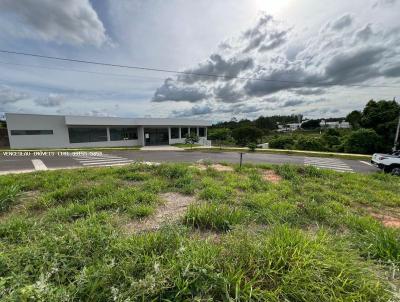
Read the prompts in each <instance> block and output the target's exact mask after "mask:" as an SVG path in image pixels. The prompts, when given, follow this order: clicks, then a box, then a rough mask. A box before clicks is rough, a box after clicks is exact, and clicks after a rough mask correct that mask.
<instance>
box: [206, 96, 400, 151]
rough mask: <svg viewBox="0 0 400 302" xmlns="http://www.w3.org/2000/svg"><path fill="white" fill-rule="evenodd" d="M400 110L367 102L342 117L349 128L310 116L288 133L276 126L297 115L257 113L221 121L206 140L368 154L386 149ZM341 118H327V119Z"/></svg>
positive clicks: (386, 103)
mask: <svg viewBox="0 0 400 302" xmlns="http://www.w3.org/2000/svg"><path fill="white" fill-rule="evenodd" d="M399 113H400V105H399V104H397V103H396V102H395V101H385V100H382V101H378V102H376V101H374V100H371V101H369V102H368V103H367V105H366V106H365V108H364V110H363V111H362V112H361V111H353V112H351V113H349V114H348V115H347V117H346V120H347V121H348V122H349V123H350V124H351V126H352V129H329V128H325V127H321V126H320V122H321V120H322V119H311V120H307V121H305V122H303V123H302V124H301V129H299V130H295V131H293V132H291V133H281V132H276V131H275V130H277V129H278V125H285V124H288V123H299V120H300V119H301V116H295V115H290V116H270V117H264V116H260V117H259V118H257V119H255V120H254V121H250V120H247V119H244V120H240V121H237V120H235V119H233V120H231V121H230V122H223V123H218V124H216V125H213V127H212V128H210V129H209V135H208V137H209V139H211V140H214V141H215V143H216V144H217V145H219V146H220V148H221V149H222V146H225V147H227V146H230V147H232V146H235V145H236V146H246V145H248V143H250V142H252V143H255V142H263V143H264V142H268V143H269V146H270V147H271V148H276V149H286V150H293V149H295V150H308V151H327V152H347V153H358V154H372V153H374V152H390V151H391V149H392V147H393V145H392V144H393V141H394V136H395V131H396V125H397V122H398V118H399ZM343 120H344V118H328V119H325V121H327V122H338V121H343Z"/></svg>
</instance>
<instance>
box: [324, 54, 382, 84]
mask: <svg viewBox="0 0 400 302" xmlns="http://www.w3.org/2000/svg"><path fill="white" fill-rule="evenodd" d="M384 52H385V49H384V48H382V47H379V46H378V47H367V48H362V49H357V50H355V51H351V52H347V53H340V54H337V55H336V56H334V57H333V58H332V59H331V60H330V62H329V63H328V65H327V66H326V68H325V75H326V77H327V79H328V80H331V81H332V82H335V83H342V84H343V85H346V84H347V83H357V82H362V81H365V80H368V79H370V78H373V77H376V76H378V75H379V72H378V71H377V68H376V67H375V66H374V65H375V64H376V63H378V62H379V61H380V60H381V59H382V58H383V54H384Z"/></svg>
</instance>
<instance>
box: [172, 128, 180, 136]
mask: <svg viewBox="0 0 400 302" xmlns="http://www.w3.org/2000/svg"><path fill="white" fill-rule="evenodd" d="M171 138H179V128H171Z"/></svg>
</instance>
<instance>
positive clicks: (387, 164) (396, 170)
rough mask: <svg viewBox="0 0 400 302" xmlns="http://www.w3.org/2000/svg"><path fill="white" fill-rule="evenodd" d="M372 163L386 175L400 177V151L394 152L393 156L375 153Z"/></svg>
mask: <svg viewBox="0 0 400 302" xmlns="http://www.w3.org/2000/svg"><path fill="white" fill-rule="evenodd" d="M371 163H372V164H373V165H374V166H375V167H377V168H379V169H381V170H383V171H385V172H386V173H392V174H393V175H398V176H400V151H394V152H393V153H392V154H382V153H375V154H373V155H372V159H371Z"/></svg>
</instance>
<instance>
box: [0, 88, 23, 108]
mask: <svg viewBox="0 0 400 302" xmlns="http://www.w3.org/2000/svg"><path fill="white" fill-rule="evenodd" d="M28 97H29V95H28V94H27V93H24V92H19V91H17V90H15V89H13V88H11V87H9V86H6V85H0V105H4V104H8V103H15V102H18V101H20V100H23V99H26V98H28Z"/></svg>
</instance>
